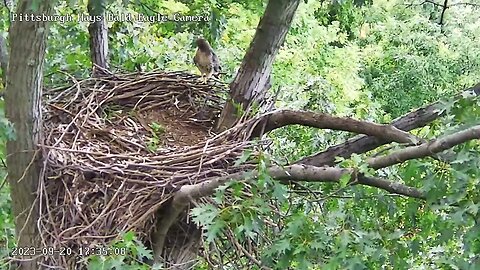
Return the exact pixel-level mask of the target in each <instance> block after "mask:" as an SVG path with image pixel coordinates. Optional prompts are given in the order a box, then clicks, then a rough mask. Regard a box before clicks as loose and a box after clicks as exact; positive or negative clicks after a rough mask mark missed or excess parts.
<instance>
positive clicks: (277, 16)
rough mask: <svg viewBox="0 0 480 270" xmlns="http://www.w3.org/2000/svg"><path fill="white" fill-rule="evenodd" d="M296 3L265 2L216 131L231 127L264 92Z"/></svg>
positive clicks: (291, 0) (293, 0)
mask: <svg viewBox="0 0 480 270" xmlns="http://www.w3.org/2000/svg"><path fill="white" fill-rule="evenodd" d="M299 3H300V0H271V1H268V4H267V7H266V9H265V13H264V15H263V17H262V19H261V20H260V22H259V24H258V27H257V31H256V32H255V36H254V37H253V40H252V43H251V44H250V48H249V49H248V51H247V53H246V54H245V57H244V58H243V61H242V64H241V66H240V69H239V71H238V73H237V75H236V76H235V79H234V80H233V82H232V83H231V84H230V97H231V99H230V100H229V102H227V103H226V104H225V108H224V109H223V111H222V113H221V115H220V118H219V121H218V123H217V129H219V130H223V129H226V128H229V127H232V126H233V124H234V123H235V121H236V120H237V117H238V115H239V114H241V113H242V111H243V110H245V109H246V108H247V107H248V106H249V105H251V104H252V103H253V102H254V101H255V100H260V99H261V98H262V97H263V96H264V93H265V92H266V91H267V90H268V88H269V85H270V82H269V78H270V73H271V70H272V64H273V61H274V59H275V56H276V55H277V53H278V51H279V49H280V47H281V46H282V44H283V42H284V41H285V37H286V35H287V32H288V29H289V28H290V25H291V23H292V19H293V15H294V14H295V11H296V10H297V8H298V5H299ZM238 108H241V109H240V110H239V109H238Z"/></svg>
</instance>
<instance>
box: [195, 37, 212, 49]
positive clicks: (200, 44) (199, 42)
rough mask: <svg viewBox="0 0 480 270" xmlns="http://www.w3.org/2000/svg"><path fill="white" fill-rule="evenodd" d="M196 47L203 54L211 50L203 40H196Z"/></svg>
mask: <svg viewBox="0 0 480 270" xmlns="http://www.w3.org/2000/svg"><path fill="white" fill-rule="evenodd" d="M197 47H198V48H199V49H200V50H201V51H203V52H208V51H211V50H212V47H210V44H209V43H208V41H207V40H206V39H204V38H199V39H197Z"/></svg>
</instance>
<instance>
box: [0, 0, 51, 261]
mask: <svg viewBox="0 0 480 270" xmlns="http://www.w3.org/2000/svg"><path fill="white" fill-rule="evenodd" d="M51 5H52V1H34V0H21V1H19V3H18V9H17V13H22V14H31V13H35V14H47V15H48V14H50V12H51ZM33 7H36V8H35V10H32V8H33ZM47 30H48V22H45V21H37V22H19V21H14V22H13V24H12V26H11V30H10V62H9V68H8V71H7V87H6V94H5V103H6V116H7V118H8V119H9V120H10V122H11V123H13V125H14V127H15V133H16V138H15V139H14V140H11V141H8V142H7V153H8V155H7V165H8V181H9V183H10V188H11V197H12V208H13V213H14V216H15V226H16V236H17V246H19V247H40V243H39V233H38V229H37V225H36V224H37V220H38V216H39V213H38V202H37V201H36V195H35V191H36V190H37V185H38V182H39V178H40V176H41V167H40V166H41V154H40V151H39V149H38V147H37V145H38V144H39V143H40V142H41V139H42V134H41V120H42V115H41V100H40V97H41V94H42V73H43V61H44V56H45V45H46V36H47V32H48V31H47ZM23 259H28V257H27V258H23ZM17 265H18V268H16V269H29V270H30V269H32V270H33V269H35V270H36V269H39V266H37V261H36V260H35V258H33V259H32V260H22V261H19V262H18V264H17Z"/></svg>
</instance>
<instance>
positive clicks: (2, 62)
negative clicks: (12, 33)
mask: <svg viewBox="0 0 480 270" xmlns="http://www.w3.org/2000/svg"><path fill="white" fill-rule="evenodd" d="M7 67H8V51H7V41H6V40H5V38H4V37H3V35H2V33H0V69H1V70H2V82H3V85H6V81H7Z"/></svg>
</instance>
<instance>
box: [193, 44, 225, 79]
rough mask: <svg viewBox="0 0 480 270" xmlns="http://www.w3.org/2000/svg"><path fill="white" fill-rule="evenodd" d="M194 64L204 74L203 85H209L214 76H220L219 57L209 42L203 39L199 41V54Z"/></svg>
mask: <svg viewBox="0 0 480 270" xmlns="http://www.w3.org/2000/svg"><path fill="white" fill-rule="evenodd" d="M193 62H194V63H195V65H196V66H197V68H198V69H199V70H200V72H201V73H202V78H203V83H207V80H208V79H210V77H212V75H214V74H218V73H219V72H220V70H221V68H220V61H219V60H218V56H217V55H216V54H215V52H213V49H212V47H210V44H209V43H208V41H206V40H205V39H203V38H199V39H197V53H196V54H195V57H194V58H193Z"/></svg>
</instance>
